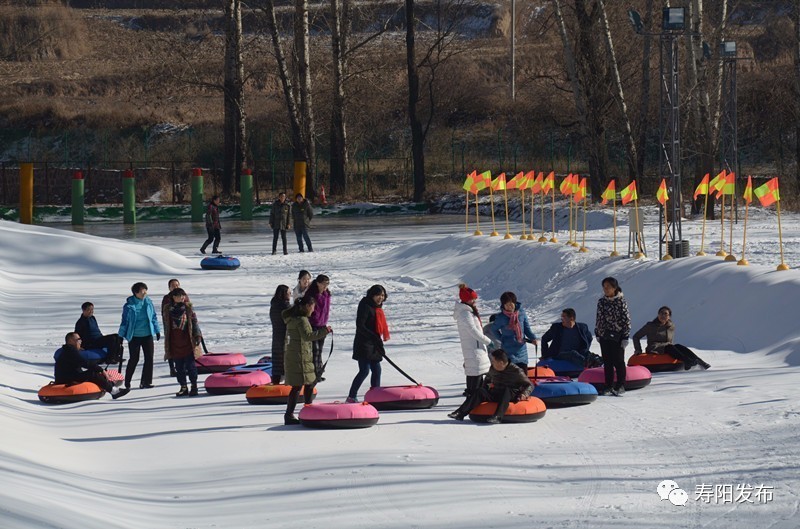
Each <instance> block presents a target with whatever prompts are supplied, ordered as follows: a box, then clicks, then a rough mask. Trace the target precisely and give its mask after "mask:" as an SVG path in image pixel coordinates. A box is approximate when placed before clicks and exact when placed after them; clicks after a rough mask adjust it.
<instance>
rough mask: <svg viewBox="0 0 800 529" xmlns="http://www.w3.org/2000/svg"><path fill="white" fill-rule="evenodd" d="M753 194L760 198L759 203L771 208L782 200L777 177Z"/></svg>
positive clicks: (756, 189)
mask: <svg viewBox="0 0 800 529" xmlns="http://www.w3.org/2000/svg"><path fill="white" fill-rule="evenodd" d="M753 193H755V195H756V197H758V201H759V202H761V205H762V206H764V207H766V206H771V205H772V204H774V203H775V202H777V201H779V200H780V199H781V194H780V192H779V191H778V178H777V177H775V178H773V179H771V180H769V181H767V183H766V184H764V185H763V186H758V187H757V188H755V189H754V190H753Z"/></svg>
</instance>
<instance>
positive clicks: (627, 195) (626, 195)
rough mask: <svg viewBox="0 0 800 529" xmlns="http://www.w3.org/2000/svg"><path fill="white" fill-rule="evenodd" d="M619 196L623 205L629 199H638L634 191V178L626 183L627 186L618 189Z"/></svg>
mask: <svg viewBox="0 0 800 529" xmlns="http://www.w3.org/2000/svg"><path fill="white" fill-rule="evenodd" d="M619 196H620V198H621V199H622V205H623V206H624V205H625V204H627V203H628V202H630V201H631V200H639V194H638V193H636V180H634V181H633V182H631V183H630V184H628V187H626V188H625V189H623V190H622V191H620V193H619Z"/></svg>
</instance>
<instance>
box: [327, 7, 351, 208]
mask: <svg viewBox="0 0 800 529" xmlns="http://www.w3.org/2000/svg"><path fill="white" fill-rule="evenodd" d="M349 7H350V1H349V0H331V52H332V54H333V104H332V106H331V125H330V142H331V145H330V149H331V155H330V167H331V189H330V191H331V193H337V194H343V193H344V192H345V191H346V189H347V159H348V153H347V123H346V117H347V116H346V113H345V86H344V82H345V76H346V72H347V38H348V36H349V29H350V13H349V11H350V10H349Z"/></svg>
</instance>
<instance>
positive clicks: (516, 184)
mask: <svg viewBox="0 0 800 529" xmlns="http://www.w3.org/2000/svg"><path fill="white" fill-rule="evenodd" d="M524 182H525V173H523V172H522V171H520V172H518V173H517V174H516V175H515V176H514V178H512V179H511V180H509V181H508V182H507V183H506V189H524V188H522V187H520V185H521V184H524Z"/></svg>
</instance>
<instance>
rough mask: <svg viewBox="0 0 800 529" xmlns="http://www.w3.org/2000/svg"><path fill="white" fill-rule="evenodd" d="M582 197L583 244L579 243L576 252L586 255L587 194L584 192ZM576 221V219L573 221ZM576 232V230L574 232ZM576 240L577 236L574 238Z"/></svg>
mask: <svg viewBox="0 0 800 529" xmlns="http://www.w3.org/2000/svg"><path fill="white" fill-rule="evenodd" d="M584 193H585V194H584V195H583V242H581V247H580V248H578V251H579V252H581V253H586V252H588V251H589V248H587V247H586V203H587V202H588V201H589V193H586V191H585V190H584ZM575 220H576V221H577V219H575ZM576 231H577V230H576ZM575 238H576V239H577V238H578V237H577V235H576V236H575Z"/></svg>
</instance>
